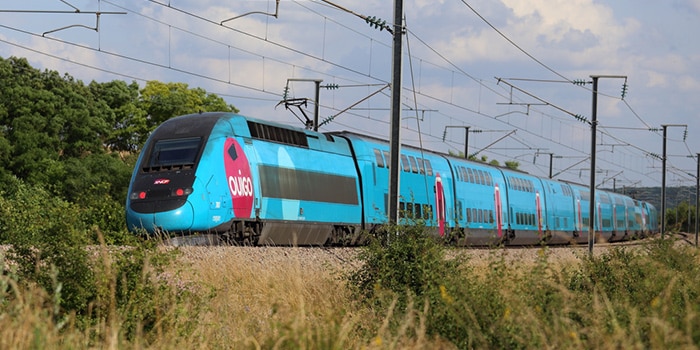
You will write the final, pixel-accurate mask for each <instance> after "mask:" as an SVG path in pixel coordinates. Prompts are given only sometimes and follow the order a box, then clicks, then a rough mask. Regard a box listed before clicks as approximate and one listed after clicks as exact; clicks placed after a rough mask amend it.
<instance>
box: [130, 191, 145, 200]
mask: <svg viewBox="0 0 700 350" xmlns="http://www.w3.org/2000/svg"><path fill="white" fill-rule="evenodd" d="M129 199H131V200H137V199H146V191H140V192H132V193H131V195H130V196H129Z"/></svg>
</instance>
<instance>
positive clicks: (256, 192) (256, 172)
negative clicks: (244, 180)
mask: <svg viewBox="0 0 700 350" xmlns="http://www.w3.org/2000/svg"><path fill="white" fill-rule="evenodd" d="M243 151H244V153H245V155H246V157H247V159H248V164H249V165H250V173H251V175H250V178H251V185H252V211H251V215H250V217H251V218H260V215H261V211H262V198H261V194H262V191H261V189H260V167H259V164H260V161H259V159H260V157H259V156H258V153H257V151H256V149H255V147H253V140H251V139H246V140H245V142H244V143H243Z"/></svg>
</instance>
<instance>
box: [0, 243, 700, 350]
mask: <svg viewBox="0 0 700 350" xmlns="http://www.w3.org/2000/svg"><path fill="white" fill-rule="evenodd" d="M402 238H403V239H401V240H395V239H392V240H390V241H386V242H379V241H377V242H374V243H373V244H371V245H369V246H367V247H365V248H363V249H362V252H361V253H359V255H358V259H359V260H360V263H359V264H354V265H352V266H349V265H344V264H343V263H339V264H328V263H322V262H310V261H309V259H310V255H313V251H312V250H309V249H288V250H285V253H284V254H286V255H285V256H284V257H283V258H279V259H266V258H264V257H263V258H260V257H256V256H254V255H253V256H250V255H245V254H240V252H241V250H240V249H232V248H216V249H213V248H196V249H198V250H196V251H194V253H193V251H192V250H190V251H188V254H186V255H185V254H178V253H179V252H180V251H179V250H177V249H174V250H163V249H162V248H161V249H157V248H148V249H146V248H134V249H125V250H109V251H108V250H106V249H103V250H100V251H99V252H98V253H94V252H93V254H92V255H91V258H90V259H89V261H90V263H89V265H90V266H91V268H92V270H93V271H95V273H94V275H95V276H100V278H94V279H91V283H92V285H91V286H90V288H86V289H87V290H90V291H95V292H94V295H95V297H94V298H92V299H90V300H89V301H88V302H87V307H86V308H85V309H79V310H70V309H67V308H65V307H64V306H62V304H61V303H60V300H62V299H64V297H65V296H63V295H62V293H63V292H62V289H61V288H60V285H61V282H60V280H58V279H56V280H55V282H54V284H53V287H52V288H45V287H42V284H41V283H36V282H33V281H31V279H30V278H29V277H31V275H23V274H22V273H21V271H22V269H19V268H18V267H17V265H16V263H14V262H12V263H10V264H3V265H5V266H9V267H5V268H4V270H3V274H2V276H0V344H2V346H3V347H4V348H54V349H76V348H77V349H82V348H107V349H117V348H118V349H172V348H187V349H231V348H234V349H261V348H262V349H290V348H291V349H419V348H420V349H424V348H446V349H452V348H463V349H467V348H479V349H482V348H509V349H510V348H522V349H530V348H592V349H608V348H698V345H700V318H699V317H698V314H699V311H700V284H699V283H697V281H699V280H700V267H699V266H700V258H698V255H697V251H696V250H695V249H694V248H690V247H684V246H678V245H674V244H673V242H672V241H670V240H665V241H655V242H651V243H649V244H648V245H647V246H645V247H643V248H641V249H634V250H632V249H625V248H616V249H612V250H610V251H608V252H606V253H603V254H598V255H596V256H594V257H593V258H589V257H587V256H586V257H579V258H577V259H575V260H571V259H567V260H563V261H564V262H563V263H562V262H560V261H559V260H557V259H555V258H553V254H552V250H549V249H547V248H542V249H540V250H538V253H537V257H536V258H535V259H534V260H533V261H531V262H528V263H520V262H518V261H517V260H515V261H514V260H512V259H506V258H505V254H504V252H503V251H502V250H493V251H492V252H490V253H489V254H488V255H486V258H484V260H479V261H477V260H474V259H473V258H470V257H469V256H468V255H467V256H461V255H460V254H456V255H457V257H454V256H455V254H454V252H450V254H449V255H450V257H446V253H447V252H448V251H447V249H448V248H445V247H444V246H443V245H441V244H440V242H435V241H433V240H432V239H429V238H426V237H424V236H423V235H421V234H420V233H419V231H415V232H413V230H404V235H402ZM182 249H192V248H182ZM248 249H249V250H248V251H247V252H248V253H251V252H254V249H257V248H248ZM233 252H237V253H236V254H232V253H233ZM7 259H9V256H8V258H6V260H7ZM5 262H6V263H7V262H9V261H5ZM13 266H14V267H13ZM54 271H60V267H58V266H57V267H55V270H54ZM49 276H51V274H49ZM54 276H61V275H60V274H59V273H55V274H54ZM56 278H58V277H56Z"/></svg>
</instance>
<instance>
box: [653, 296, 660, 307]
mask: <svg viewBox="0 0 700 350" xmlns="http://www.w3.org/2000/svg"><path fill="white" fill-rule="evenodd" d="M660 303H661V300H659V297H654V299H651V307H653V308H657V307H659V304H660Z"/></svg>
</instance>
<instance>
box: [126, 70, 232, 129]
mask: <svg viewBox="0 0 700 350" xmlns="http://www.w3.org/2000/svg"><path fill="white" fill-rule="evenodd" d="M139 102H140V106H141V109H143V110H144V111H146V113H147V117H146V123H147V126H148V127H149V129H150V130H152V129H154V128H155V127H157V126H158V125H160V124H161V123H163V122H164V121H166V120H168V119H170V118H172V117H175V116H178V115H183V114H191V113H200V112H238V109H236V107H234V106H232V105H229V104H227V103H226V101H224V100H223V99H222V98H220V97H218V96H216V95H213V94H209V93H207V92H206V91H205V90H204V89H202V88H194V89H189V88H188V86H187V84H185V83H162V82H159V81H149V82H147V83H146V86H145V87H144V88H143V89H142V90H141V97H140V101H139Z"/></svg>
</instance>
